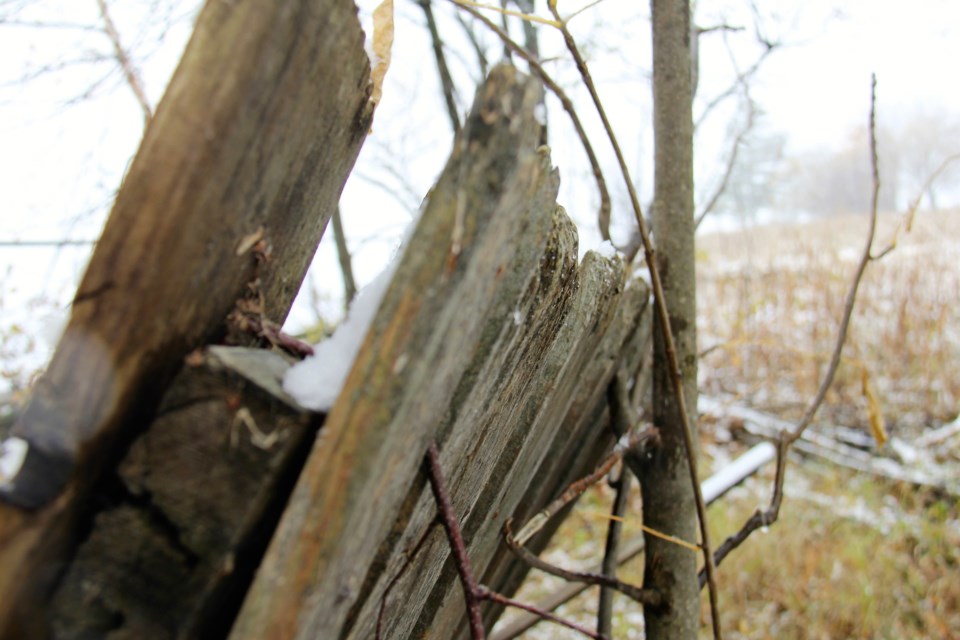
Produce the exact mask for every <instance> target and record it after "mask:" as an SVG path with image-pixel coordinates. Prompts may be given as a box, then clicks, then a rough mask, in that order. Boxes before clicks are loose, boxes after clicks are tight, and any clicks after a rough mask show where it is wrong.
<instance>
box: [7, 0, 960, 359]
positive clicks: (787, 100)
mask: <svg viewBox="0 0 960 640" xmlns="http://www.w3.org/2000/svg"><path fill="white" fill-rule="evenodd" d="M538 1H539V0H538ZM21 4H27V5H29V6H30V7H31V9H30V10H28V11H27V12H24V13H21V14H19V15H18V19H19V20H21V21H37V22H44V23H48V24H49V23H51V22H55V23H57V25H58V26H56V27H47V28H43V29H38V28H32V27H25V26H22V27H17V26H11V25H9V24H8V25H5V26H3V25H0V60H2V61H3V63H2V64H0V193H3V194H4V198H3V201H2V204H0V241H6V240H60V239H64V238H73V239H90V238H95V237H96V236H97V234H98V231H99V228H100V225H101V224H102V222H103V219H104V216H105V212H106V211H107V208H108V204H109V202H110V199H111V197H112V193H113V191H114V189H115V188H116V186H117V185H118V184H119V181H120V178H121V177H122V174H123V171H124V169H125V167H126V165H127V163H128V161H129V158H130V156H131V154H132V153H133V152H134V151H135V149H136V146H137V143H138V141H139V136H140V134H141V127H142V114H141V111H140V109H139V107H138V106H137V104H136V102H135V101H134V100H133V97H132V95H131V93H130V91H129V90H128V89H127V87H126V86H125V85H124V84H123V81H122V78H121V76H120V74H119V73H118V72H117V71H116V70H115V69H114V68H113V67H112V66H111V65H110V64H109V63H98V64H74V65H70V66H68V67H66V68H65V69H64V70H61V71H57V72H51V73H47V74H43V75H41V76H40V77H39V78H38V79H36V80H32V81H30V82H27V83H24V82H21V81H19V78H21V77H22V76H23V75H24V73H25V72H28V71H31V70H36V69H38V68H39V67H42V66H44V65H50V64H55V63H57V62H58V61H59V62H62V61H64V60H68V61H69V60H76V59H78V58H89V57H90V56H91V54H95V53H97V52H101V53H109V44H108V43H107V41H106V39H105V38H103V37H102V35H99V34H97V33H96V32H95V31H92V30H89V29H88V30H82V29H73V28H69V25H74V24H86V25H92V26H94V27H96V25H97V24H98V14H97V10H96V3H95V2H94V0H32V1H31V0H26V2H22V3H21ZM368 4H372V3H370V2H368V1H367V0H364V5H368ZM698 4H699V7H698V10H697V23H698V24H699V25H700V26H702V27H709V26H713V25H715V24H718V23H724V22H725V23H727V24H730V25H743V26H746V27H748V28H749V27H750V26H751V24H752V20H751V15H750V13H749V9H748V8H747V7H748V6H749V5H748V4H747V2H746V1H745V0H741V1H736V0H715V1H713V2H708V1H707V0H699V3H698ZM756 4H757V5H759V6H760V10H762V11H765V12H769V13H765V14H764V18H765V19H764V24H765V25H766V27H765V28H766V29H767V33H768V36H769V37H771V38H774V39H781V40H783V41H784V42H785V43H787V45H788V46H785V47H783V48H782V49H781V50H779V51H777V52H776V53H774V54H773V55H772V57H771V58H769V60H768V61H767V62H766V63H765V64H764V67H763V69H762V72H761V73H760V74H759V75H758V76H757V78H756V79H755V81H754V83H753V95H754V98H755V99H756V100H757V102H758V103H759V104H760V105H761V107H762V108H763V109H764V111H765V113H766V120H765V127H766V128H767V129H771V130H775V131H782V132H785V133H786V134H787V135H788V140H789V148H790V149H791V150H794V151H802V150H804V149H810V148H815V147H829V146H838V145H840V144H841V143H842V142H844V141H845V140H846V138H847V136H848V135H849V133H850V131H851V130H852V129H853V128H854V127H857V126H862V125H863V124H864V123H865V122H866V118H867V112H868V108H869V78H870V73H871V72H876V73H877V75H878V82H879V84H878V98H879V109H880V113H881V119H882V120H883V119H884V118H886V119H892V118H896V117H899V115H900V114H903V113H907V112H908V111H909V110H910V109H912V108H916V107H917V106H918V105H936V106H938V107H942V108H944V109H946V110H948V111H952V112H954V113H960V89H958V85H957V82H956V80H957V72H956V65H957V61H960V2H958V1H957V0H914V1H913V2H911V3H909V6H908V5H907V3H904V2H902V1H891V0H872V1H871V0H847V1H833V2H831V1H828V0H806V1H801V0H795V1H794V0H791V1H783V2H777V3H769V2H766V3H765V2H757V3H756ZM113 5H115V6H114V9H113V11H114V19H115V21H116V22H117V24H118V26H119V27H120V30H121V34H122V35H123V36H124V37H125V38H126V39H127V42H128V43H129V46H130V48H131V49H133V51H134V54H135V56H136V57H137V61H138V63H139V64H140V65H141V68H142V71H143V76H144V78H145V81H146V84H147V88H148V93H149V94H150V98H151V100H152V101H153V102H154V104H155V103H156V102H157V100H158V99H159V97H160V95H161V94H162V90H163V87H164V85H165V83H166V81H167V79H168V77H169V75H170V73H171V72H172V70H173V68H174V66H175V63H176V60H177V58H178V57H179V52H180V50H181V49H182V46H183V44H184V43H185V41H186V39H187V38H188V36H189V28H190V18H191V16H192V11H193V8H194V6H195V0H139V1H133V0H125V1H124V2H120V1H119V0H117V1H115V2H114V3H113ZM113 5H112V6H113ZM771 5H775V6H774V7H773V8H771ZM5 6H6V5H3V4H0V19H2V17H3V16H4V11H6V10H7V9H6V8H4V7H5ZM540 6H541V7H542V4H541V5H540ZM560 8H561V11H562V12H564V13H566V12H568V11H572V10H573V9H574V8H575V3H573V2H567V1H566V0H561V2H560ZM367 10H369V7H367ZM435 11H436V12H437V14H438V18H440V19H441V30H442V33H443V34H444V36H445V38H446V39H447V40H448V41H449V42H450V43H456V42H458V41H462V31H461V30H460V28H459V25H457V23H456V22H455V21H453V20H452V19H450V18H449V12H448V6H447V5H446V3H443V2H440V1H438V2H437V3H435ZM397 12H398V14H397V40H396V44H395V51H394V62H393V65H392V67H391V70H390V73H389V74H388V79H387V86H386V87H385V93H384V100H383V102H382V103H381V106H380V108H379V110H378V113H377V117H376V121H375V123H374V132H373V135H372V136H371V137H370V138H369V139H368V141H367V143H366V145H365V147H364V150H363V152H362V154H361V159H360V161H359V162H358V166H357V169H356V171H355V174H354V176H353V177H352V178H351V180H350V182H349V183H348V185H347V189H346V190H345V193H344V198H343V207H344V212H345V216H346V217H345V226H346V228H347V234H348V237H349V240H350V242H351V247H352V249H353V251H354V254H355V258H356V269H357V272H358V279H359V280H360V282H361V283H365V282H368V281H370V280H371V279H372V278H373V277H374V276H375V275H376V273H377V271H378V269H379V266H380V265H381V264H383V263H384V262H385V261H386V259H387V257H388V256H387V254H388V253H389V251H390V249H391V247H392V246H393V245H394V244H395V243H396V240H397V238H398V236H399V233H400V232H401V230H402V228H403V226H404V224H405V222H406V220H407V219H408V218H409V215H410V213H411V212H412V210H413V209H415V208H416V206H417V204H418V202H419V198H420V197H422V194H423V193H425V192H426V190H427V188H428V187H429V186H430V183H431V182H432V181H433V179H434V177H435V175H436V173H437V172H438V171H439V170H440V169H441V168H442V165H443V162H444V160H445V158H446V156H447V154H448V152H449V145H450V140H449V133H448V132H447V121H446V115H445V112H444V111H443V110H442V102H441V100H440V98H439V94H438V92H437V79H436V74H435V71H434V62H433V57H432V53H431V51H430V48H429V42H428V40H427V38H428V36H427V34H426V32H425V31H424V30H422V29H421V28H420V24H421V23H422V13H421V12H420V10H419V9H418V8H417V7H416V6H415V5H414V4H413V3H411V2H405V3H399V4H398V5H397ZM647 15H648V8H647V5H646V3H636V2H627V1H626V0H606V2H604V3H603V4H600V5H598V6H597V7H594V8H593V9H591V10H589V11H588V12H587V13H585V14H583V15H581V16H579V17H578V18H577V19H576V20H575V21H574V22H573V23H572V30H573V31H574V33H575V35H577V37H578V38H579V39H580V41H581V44H582V46H583V49H584V51H585V52H586V53H587V55H588V56H590V59H591V60H592V61H593V69H594V74H595V76H596V79H597V81H598V85H599V87H600V91H601V93H602V95H603V96H604V97H605V98H606V100H607V102H608V107H609V110H610V112H611V116H612V119H613V120H614V122H620V123H622V124H621V127H622V129H621V131H622V132H626V133H624V134H623V138H622V140H621V143H622V144H623V145H624V147H625V149H626V152H627V157H628V158H630V159H633V161H634V163H635V180H636V181H637V182H638V183H639V184H640V186H641V191H643V192H646V191H647V189H646V186H647V185H648V184H649V182H650V167H651V160H650V155H651V152H650V149H651V146H652V138H651V137H650V134H649V130H648V128H647V127H646V126H637V125H636V123H638V122H641V123H642V122H645V121H648V120H649V117H650V106H649V102H650V101H649V89H648V88H647V85H646V83H647V79H648V74H649V58H650V54H649V47H650V44H649V33H648V29H649V24H648V22H647V21H646V19H647ZM164 25H170V29H169V32H168V33H167V32H165V31H164V28H163V27H164ZM515 34H518V30H515ZM541 34H542V38H543V43H542V50H543V51H544V52H546V55H547V56H554V55H556V56H559V57H563V56H564V55H565V54H564V52H563V50H562V43H561V42H560V41H559V39H558V38H557V36H556V34H555V33H549V32H548V31H547V30H546V29H545V28H544V29H542V30H541ZM488 41H490V42H492V40H491V39H489V38H488ZM727 41H728V42H730V43H732V47H733V50H734V51H735V53H736V55H737V58H738V61H739V66H740V67H741V68H745V67H747V66H749V64H750V63H751V61H752V59H753V57H754V56H755V55H756V53H757V49H756V47H755V46H754V45H752V44H751V42H750V36H749V35H748V34H747V35H742V34H741V35H739V36H737V35H731V36H729V37H728V39H727ZM491 55H492V59H491V61H495V58H496V57H497V55H498V54H495V53H492V52H491ZM472 62H473V57H472V54H471V53H470V51H469V50H464V53H463V54H460V55H456V54H451V56H450V63H451V66H452V67H453V73H454V75H455V77H456V78H457V80H458V81H459V82H460V86H462V87H467V86H468V85H469V84H470V83H471V82H472V79H471V78H470V73H471V71H469V69H470V67H471V65H472ZM548 68H550V69H551V70H552V71H554V72H555V73H556V77H557V78H558V79H559V80H560V81H561V83H562V84H563V85H564V86H565V87H569V88H570V91H571V92H572V93H573V94H575V95H579V98H578V99H582V98H583V96H582V92H580V91H579V89H578V81H577V79H576V76H575V74H574V72H573V70H572V68H571V67H570V66H569V65H568V66H561V65H559V64H558V63H552V64H551V65H550V66H549V67H548ZM731 73H732V67H731V65H730V62H729V58H728V55H727V50H726V49H725V48H724V39H723V37H722V36H721V35H719V34H711V35H709V36H705V37H704V38H703V39H702V41H701V83H700V92H699V94H698V100H699V105H700V107H701V108H702V105H703V104H704V102H705V101H706V100H707V99H708V98H709V97H710V96H711V95H715V93H716V92H718V91H720V90H722V88H724V87H726V86H727V85H728V84H729V82H730V78H731V75H730V74H731ZM97 81H102V82H101V83H100V84H99V85H98V88H97V89H96V90H95V91H94V92H93V94H92V96H90V97H88V98H86V99H79V97H80V96H81V95H82V94H83V93H84V92H85V91H86V90H87V89H89V87H90V86H91V84H93V83H95V82H97ZM578 92H579V93H578ZM465 93H467V94H470V93H472V90H470V89H466V90H465ZM471 97H472V96H471V95H463V96H460V103H461V106H462V108H463V109H464V110H465V109H466V108H467V106H468V104H469V101H470V99H471ZM584 109H586V108H584ZM550 118H551V126H552V127H556V129H555V132H557V133H559V134H560V135H558V136H556V139H555V142H554V162H555V163H556V164H558V166H560V168H561V175H562V178H563V187H562V191H561V203H562V204H564V205H565V206H566V207H567V209H568V211H570V213H571V214H572V215H573V217H574V218H575V219H576V220H577V221H578V222H581V227H582V231H581V235H582V243H583V244H586V245H595V244H596V243H597V242H598V241H599V238H598V237H597V234H596V232H595V231H594V230H593V224H592V222H591V221H590V220H591V217H592V215H593V209H594V208H595V206H596V203H595V200H596V196H595V195H594V194H593V191H594V187H593V184H592V183H591V182H590V179H589V172H588V170H587V169H586V167H585V162H584V159H583V153H582V150H581V149H580V148H579V146H578V145H577V144H575V143H573V142H570V141H569V139H570V136H569V135H566V131H565V129H564V128H565V127H568V125H567V124H565V120H564V116H563V114H562V113H561V112H560V110H559V109H558V108H556V106H554V108H553V109H552V110H551V113H550ZM587 120H589V118H587ZM711 126H712V127H713V128H712V129H709V128H708V129H707V130H705V131H704V133H703V134H702V138H703V139H702V140H701V142H702V143H703V153H702V154H701V159H700V164H698V172H699V173H698V175H706V174H708V173H710V171H711V170H712V167H713V166H716V165H718V164H719V163H720V162H719V160H718V159H717V158H715V157H714V156H713V155H711V154H713V153H715V152H716V150H717V148H718V147H719V146H722V145H721V142H722V140H723V139H724V134H725V122H724V121H723V116H722V114H718V115H717V122H716V123H714V124H713V125H711ZM588 128H589V129H590V130H591V131H596V130H597V125H596V123H595V122H590V123H588ZM594 144H595V146H596V147H597V149H598V152H599V153H600V154H601V156H602V162H603V164H604V166H605V167H610V169H609V170H608V180H609V181H610V182H611V188H612V189H613V191H614V196H615V204H616V201H617V197H619V198H621V199H622V197H623V196H622V193H623V189H622V188H619V187H616V186H615V184H614V183H615V180H614V176H615V175H616V174H615V172H614V171H613V170H612V167H613V162H612V156H611V155H610V153H609V149H608V148H607V145H606V144H604V143H603V139H602V138H601V137H600V136H599V135H594ZM957 147H958V151H960V140H958V141H957ZM384 167H386V169H384ZM396 174H403V176H405V180H398V179H397V175H396ZM371 179H372V180H371ZM375 183H378V184H380V185H383V184H387V185H389V186H390V188H391V190H392V195H391V194H388V193H387V191H385V190H384V189H382V188H380V187H378V186H376V184H375ZM405 183H406V184H405ZM618 194H620V195H619V196H618ZM381 228H383V229H385V231H381V230H380V229H381ZM328 235H329V234H328ZM85 259H86V250H85V249H82V248H79V249H78V248H62V249H59V250H55V249H36V248H11V247H7V246H0V275H2V279H0V309H2V310H3V313H2V316H0V318H2V320H0V333H9V331H10V329H11V327H12V326H13V325H14V324H19V325H20V326H21V327H23V328H24V329H25V330H26V333H27V335H36V334H38V331H37V326H38V324H41V323H40V322H39V321H38V320H37V316H38V315H43V314H44V313H47V312H48V311H50V310H52V309H55V308H57V307H60V308H63V307H64V306H65V305H66V304H67V302H68V300H69V298H70V294H71V292H72V288H73V287H74V286H75V282H76V280H77V279H78V278H79V275H80V271H81V269H82V266H83V264H84V262H85ZM318 263H319V265H320V266H319V267H318V268H317V269H315V270H314V272H313V274H312V275H311V277H309V278H308V287H307V288H308V289H311V290H313V291H316V292H317V293H318V296H319V297H312V296H311V295H302V296H301V297H302V298H304V299H303V300H302V301H301V302H300V303H298V306H297V308H296V311H295V313H294V321H295V324H302V323H305V322H310V321H312V320H313V319H314V317H315V315H314V310H313V309H314V308H315V307H316V306H318V305H319V306H320V307H321V309H322V310H323V313H324V315H326V316H327V317H328V318H330V317H336V315H337V314H338V312H339V307H338V303H337V299H338V296H339V295H340V293H339V287H340V285H339V275H338V273H337V271H336V267H335V261H334V253H333V250H332V247H331V246H330V243H329V242H326V241H325V243H324V245H323V246H322V247H321V251H320V253H319V255H318ZM31 305H32V306H31ZM45 354H46V352H45V350H44V349H43V348H40V349H39V350H37V351H36V353H35V356H34V362H35V363H36V362H37V361H38V360H39V362H42V360H43V358H44V357H45ZM5 357H6V354H3V353H0V359H3V358H5ZM0 364H2V363H0Z"/></svg>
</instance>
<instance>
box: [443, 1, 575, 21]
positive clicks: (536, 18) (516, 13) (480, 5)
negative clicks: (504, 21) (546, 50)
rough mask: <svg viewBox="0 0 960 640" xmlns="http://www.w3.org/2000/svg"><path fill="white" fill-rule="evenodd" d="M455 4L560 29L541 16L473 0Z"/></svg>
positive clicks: (455, 2)
mask: <svg viewBox="0 0 960 640" xmlns="http://www.w3.org/2000/svg"><path fill="white" fill-rule="evenodd" d="M453 3H454V4H458V5H460V6H462V7H471V8H476V9H486V10H488V11H496V12H497V13H499V14H501V15H504V16H513V17H515V18H520V19H521V20H528V21H530V22H536V23H539V24H546V25H550V26H551V27H558V26H559V24H558V23H556V22H554V21H553V20H547V19H546V18H541V17H540V16H537V15H533V14H529V13H522V12H520V11H512V10H510V9H503V8H501V7H495V6H493V5H491V4H484V3H482V2H474V1H473V0H453Z"/></svg>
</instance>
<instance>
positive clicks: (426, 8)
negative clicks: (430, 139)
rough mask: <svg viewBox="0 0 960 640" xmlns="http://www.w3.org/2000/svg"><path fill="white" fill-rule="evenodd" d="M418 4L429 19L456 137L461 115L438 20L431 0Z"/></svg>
mask: <svg viewBox="0 0 960 640" xmlns="http://www.w3.org/2000/svg"><path fill="white" fill-rule="evenodd" d="M417 4H419V5H420V8H421V9H423V15H424V16H425V17H426V19H427V29H428V30H429V31H430V41H431V42H432V43H433V57H434V58H435V59H436V61H437V73H438V74H439V75H440V86H441V87H442V89H443V100H444V102H445V103H446V105H447V116H449V118H450V126H451V127H452V128H453V134H454V135H456V134H458V133H460V115H459V113H458V111H457V100H456V97H455V94H456V88H455V87H454V86H453V78H451V77H450V68H449V67H448V66H447V58H446V56H445V55H444V53H443V40H441V39H440V31H439V29H437V20H436V18H434V16H433V6H432V5H431V3H430V0H418V2H417Z"/></svg>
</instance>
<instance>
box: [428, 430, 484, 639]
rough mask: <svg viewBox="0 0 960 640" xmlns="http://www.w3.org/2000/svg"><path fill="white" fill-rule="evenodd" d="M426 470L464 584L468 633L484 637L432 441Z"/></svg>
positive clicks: (473, 581)
mask: <svg viewBox="0 0 960 640" xmlns="http://www.w3.org/2000/svg"><path fill="white" fill-rule="evenodd" d="M427 469H428V471H429V474H428V475H429V478H430V489H431V490H432V491H433V499H434V500H435V501H436V503H437V507H438V508H439V510H440V522H441V523H442V524H443V528H444V529H445V530H446V532H447V539H448V540H449V541H450V550H451V552H452V553H453V557H454V560H455V564H456V565H457V573H458V574H459V575H460V584H461V585H462V586H463V595H464V598H465V599H466V601H467V620H469V623H470V633H471V634H472V636H473V640H483V639H484V638H485V637H486V630H485V629H484V627H483V617H482V616H481V615H480V599H479V598H478V597H477V580H476V578H474V576H473V571H472V570H471V568H470V559H469V557H467V547H466V545H465V544H464V542H463V536H462V535H461V534H460V525H459V523H458V522H457V517H456V515H455V512H454V510H453V503H452V502H451V500H450V495H449V494H448V493H447V489H446V487H445V486H444V484H443V481H442V478H443V472H442V471H441V469H440V452H439V451H438V450H437V445H436V443H434V442H431V443H430V446H429V447H428V448H427Z"/></svg>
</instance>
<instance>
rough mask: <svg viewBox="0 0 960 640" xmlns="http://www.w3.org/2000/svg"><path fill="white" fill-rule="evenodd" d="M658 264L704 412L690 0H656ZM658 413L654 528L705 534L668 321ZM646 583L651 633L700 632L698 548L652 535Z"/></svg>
mask: <svg viewBox="0 0 960 640" xmlns="http://www.w3.org/2000/svg"><path fill="white" fill-rule="evenodd" d="M651 9H652V28H653V102H654V137H655V182H654V185H655V186H654V189H655V196H654V206H653V229H654V237H655V238H656V243H657V267H658V269H659V270H660V274H661V277H662V279H663V288H664V298H665V301H666V304H667V308H668V309H669V313H670V325H671V328H672V329H673V336H674V340H675V342H676V350H677V357H678V358H679V361H680V366H681V369H682V374H683V390H684V393H685V395H686V402H687V411H688V413H689V415H690V416H691V417H693V416H695V415H696V407H697V357H696V353H697V348H696V322H695V318H696V288H695V280H694V245H693V237H694V230H695V226H694V220H693V117H692V83H691V78H690V69H691V63H690V6H689V3H688V2H687V0H651ZM653 333H654V336H655V338H654V381H653V413H654V422H655V424H656V425H657V426H658V427H660V429H661V436H662V439H663V440H662V447H661V448H660V449H659V451H658V452H657V453H655V454H654V457H653V459H652V460H650V461H649V462H648V463H647V465H646V466H645V468H644V470H643V471H644V473H643V477H642V478H641V483H640V484H641V487H642V491H643V518H644V522H645V524H646V525H647V526H648V527H651V528H652V529H655V530H657V531H660V532H662V533H666V534H669V535H672V536H676V537H678V538H682V539H683V540H687V541H690V542H696V540H697V520H696V508H695V503H694V496H693V488H692V486H691V484H690V475H689V473H690V472H689V468H688V463H687V459H686V453H685V449H684V441H683V426H682V422H681V418H680V415H679V411H678V407H677V404H676V399H675V396H674V393H673V390H672V388H671V383H670V377H669V368H668V365H667V362H666V356H665V352H664V344H663V340H662V338H661V332H660V330H659V329H656V328H655V329H654V332H653ZM646 548H647V553H646V568H645V573H644V583H645V586H646V587H653V588H658V589H661V590H663V592H664V594H665V595H666V603H667V604H666V606H663V607H657V608H654V607H647V608H646V609H645V611H644V614H645V617H646V630H647V637H648V638H652V639H654V640H656V639H658V638H670V639H671V640H674V639H678V638H696V637H697V628H698V625H699V618H700V616H699V592H700V587H699V583H698V581H697V557H696V554H695V553H693V552H691V551H690V549H686V548H684V547H681V546H679V545H677V544H675V543H673V542H668V541H665V540H663V539H661V538H658V537H655V536H651V535H647V536H646Z"/></svg>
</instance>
